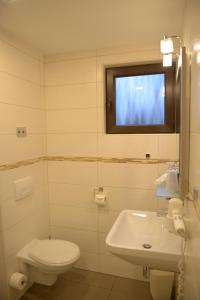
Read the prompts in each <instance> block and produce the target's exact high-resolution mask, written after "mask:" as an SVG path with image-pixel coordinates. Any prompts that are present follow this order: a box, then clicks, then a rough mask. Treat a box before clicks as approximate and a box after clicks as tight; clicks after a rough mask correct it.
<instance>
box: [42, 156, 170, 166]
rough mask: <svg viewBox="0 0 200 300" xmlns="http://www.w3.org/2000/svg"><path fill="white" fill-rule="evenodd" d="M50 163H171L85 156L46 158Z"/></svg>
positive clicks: (161, 160) (164, 160)
mask: <svg viewBox="0 0 200 300" xmlns="http://www.w3.org/2000/svg"><path fill="white" fill-rule="evenodd" d="M46 159H47V160H48V161H82V162H103V163H136V164H162V163H166V162H170V161H171V160H169V159H141V158H117V157H100V156H98V157H93V156H92V157H84V156H46Z"/></svg>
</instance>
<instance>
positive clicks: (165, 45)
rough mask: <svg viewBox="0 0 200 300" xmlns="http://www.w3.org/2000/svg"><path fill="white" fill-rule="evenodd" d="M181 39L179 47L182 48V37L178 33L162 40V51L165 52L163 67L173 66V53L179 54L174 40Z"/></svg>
mask: <svg viewBox="0 0 200 300" xmlns="http://www.w3.org/2000/svg"><path fill="white" fill-rule="evenodd" d="M175 39H176V40H178V41H179V49H180V48H181V37H180V36H177V35H171V36H166V35H164V37H163V39H162V40H161V41H160V51H161V53H162V54H163V67H171V66H172V64H173V55H176V56H179V55H180V51H179V52H178V53H177V52H176V49H175V47H174V42H173V41H174V40H175Z"/></svg>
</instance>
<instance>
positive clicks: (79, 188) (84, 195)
mask: <svg viewBox="0 0 200 300" xmlns="http://www.w3.org/2000/svg"><path fill="white" fill-rule="evenodd" d="M155 49H157V50H150V51H145V50H144V49H143V51H138V50H137V51H135V50H134V49H132V50H130V49H128V52H127V49H125V50H124V52H123V50H122V49H120V51H118V50H116V49H111V50H109V51H107V52H106V50H105V49H104V50H97V51H96V52H92V53H74V54H70V55H62V56H60V57H59V56H56V57H48V58H46V64H45V94H46V108H47V153H48V155H66V156H103V157H134V158H145V154H146V153H150V154H151V157H152V158H168V159H178V135H176V134H166V135H164V134H160V135H156V134H149V135H147V134H145V135H139V134H136V135H122V134H121V135H120V134H119V135H106V134H105V129H104V123H105V116H104V101H105V100H104V68H105V65H112V64H118V65H122V64H129V63H133V64H134V63H142V62H146V61H148V62H155V61H157V60H158V59H159V58H160V54H159V52H158V50H159V49H158V48H157V45H156V46H155ZM162 172H163V168H160V167H159V166H158V165H141V164H139V165H137V164H123V163H101V162H99V163H96V162H66V161H65V162H59V161H58V162H49V197H50V207H51V210H50V211H51V213H50V216H51V233H52V236H53V237H54V238H63V239H67V240H71V241H74V242H75V243H77V244H78V245H79V246H80V248H81V259H80V260H79V262H78V264H77V266H79V267H81V268H85V269H90V270H95V271H100V272H105V273H111V274H114V275H120V276H125V277H131V278H132V277H133V278H137V279H142V272H141V267H138V266H132V265H131V264H129V263H128V262H124V261H123V260H121V259H119V258H116V257H114V256H113V255H111V254H110V253H109V252H108V251H107V250H106V248H105V243H104V240H105V236H106V234H107V232H108V231H109V229H110V227H111V225H112V224H113V222H114V220H115V218H116V217H117V215H118V214H119V212H120V211H121V210H122V209H126V208H130V209H138V210H139V209H142V210H156V207H157V202H156V199H155V197H154V180H155V179H156V177H158V176H159V175H160V174H161V173H162ZM97 186H103V187H104V190H105V193H106V195H107V200H108V201H107V206H106V207H105V208H101V209H99V208H98V207H96V206H95V204H94V202H93V198H94V188H95V187H97Z"/></svg>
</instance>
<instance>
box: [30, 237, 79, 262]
mask: <svg viewBox="0 0 200 300" xmlns="http://www.w3.org/2000/svg"><path fill="white" fill-rule="evenodd" d="M29 256H30V257H31V258H32V259H34V260H35V261H37V262H39V263H42V264H46V265H57V266H58V265H60V266H61V265H65V264H70V263H73V262H74V261H76V260H77V259H78V258H79V256H80V250H79V248H78V246H77V245H75V244H74V243H71V242H68V241H62V240H40V241H39V242H38V243H36V244H35V245H34V246H33V247H32V248H31V249H30V250H29Z"/></svg>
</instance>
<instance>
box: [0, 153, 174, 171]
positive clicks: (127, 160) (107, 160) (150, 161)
mask: <svg viewBox="0 0 200 300" xmlns="http://www.w3.org/2000/svg"><path fill="white" fill-rule="evenodd" d="M40 161H77V162H103V163H135V164H162V163H167V162H170V161H172V160H170V159H141V158H117V157H93V156H91V157H84V156H48V155H47V156H41V157H36V158H33V159H27V160H22V161H18V162H15V163H10V164H3V165H0V171H7V170H12V169H17V168H20V167H24V166H28V165H33V164H35V163H38V162H40ZM173 162H174V160H173ZM175 162H177V160H175Z"/></svg>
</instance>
